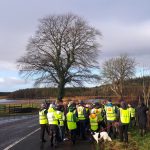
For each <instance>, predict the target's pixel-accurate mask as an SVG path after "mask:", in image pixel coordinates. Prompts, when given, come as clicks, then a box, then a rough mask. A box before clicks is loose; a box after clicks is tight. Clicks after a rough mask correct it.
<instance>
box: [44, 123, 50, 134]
mask: <svg viewBox="0 0 150 150" xmlns="http://www.w3.org/2000/svg"><path fill="white" fill-rule="evenodd" d="M45 129H46V132H47V134H48V135H50V133H49V126H48V124H46V125H45Z"/></svg>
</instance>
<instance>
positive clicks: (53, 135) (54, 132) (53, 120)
mask: <svg viewBox="0 0 150 150" xmlns="http://www.w3.org/2000/svg"><path fill="white" fill-rule="evenodd" d="M47 118H48V124H49V129H50V142H51V147H53V146H54V147H56V146H57V144H58V138H57V137H58V133H59V132H58V114H57V112H56V105H55V104H51V105H50V109H49V111H48V113H47Z"/></svg>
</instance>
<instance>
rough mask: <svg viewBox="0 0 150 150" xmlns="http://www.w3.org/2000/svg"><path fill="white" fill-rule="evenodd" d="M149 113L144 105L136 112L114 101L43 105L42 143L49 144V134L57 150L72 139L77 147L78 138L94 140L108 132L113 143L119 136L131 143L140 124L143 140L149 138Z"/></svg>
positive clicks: (41, 114) (41, 122) (141, 103)
mask: <svg viewBox="0 0 150 150" xmlns="http://www.w3.org/2000/svg"><path fill="white" fill-rule="evenodd" d="M147 112H148V108H147V107H146V106H145V105H144V103H143V102H140V104H139V106H138V107H137V108H136V109H135V108H134V107H132V105H130V104H128V105H127V104H126V102H125V101H121V103H120V104H119V105H114V104H113V103H112V102H111V100H108V101H107V103H106V104H100V103H98V102H96V103H94V104H92V103H84V102H83V101H80V102H79V103H76V102H73V101H70V102H69V103H68V105H63V104H62V102H61V103H59V104H55V103H51V104H50V105H46V104H45V103H43V104H41V109H40V111H39V123H40V126H41V132H40V139H41V142H46V140H45V138H44V136H45V135H44V134H45V130H46V131H47V133H48V135H49V137H50V143H51V146H52V147H53V146H54V147H56V146H57V145H58V143H59V142H62V141H64V140H65V139H66V138H70V139H71V141H72V143H73V144H75V143H76V139H77V138H79V139H81V140H91V139H89V137H90V135H92V134H94V133H95V132H101V131H106V132H107V133H108V135H109V136H110V137H111V138H112V139H115V138H117V137H118V136H119V138H120V141H121V142H123V141H124V142H125V143H128V128H129V126H130V127H134V126H135V125H136V122H137V120H138V126H139V128H140V134H141V136H143V135H144V134H145V132H146V123H147ZM87 135H88V136H87ZM87 137H88V138H87ZM91 137H92V136H91Z"/></svg>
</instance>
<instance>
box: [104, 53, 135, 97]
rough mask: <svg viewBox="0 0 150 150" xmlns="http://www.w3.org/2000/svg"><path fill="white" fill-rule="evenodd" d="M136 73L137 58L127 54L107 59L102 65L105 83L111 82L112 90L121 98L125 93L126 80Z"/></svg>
mask: <svg viewBox="0 0 150 150" xmlns="http://www.w3.org/2000/svg"><path fill="white" fill-rule="evenodd" d="M134 73H135V60H134V59H132V58H130V57H129V56H128V55H126V54H122V55H120V56H119V57H116V58H111V59H109V60H107V61H105V62H104V64H103V67H102V76H103V79H104V81H105V83H107V84H109V85H110V88H111V90H112V91H113V92H114V93H115V94H116V95H117V96H119V97H121V98H123V94H124V91H123V90H124V81H125V80H127V79H129V78H131V77H132V76H133V75H134Z"/></svg>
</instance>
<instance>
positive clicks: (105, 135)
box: [93, 131, 112, 144]
mask: <svg viewBox="0 0 150 150" xmlns="http://www.w3.org/2000/svg"><path fill="white" fill-rule="evenodd" d="M93 138H94V139H95V140H96V142H97V144H98V143H99V141H102V140H103V141H104V142H106V141H108V142H111V141H112V140H111V138H110V137H109V135H108V133H107V132H105V131H103V132H100V133H98V132H94V134H93Z"/></svg>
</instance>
